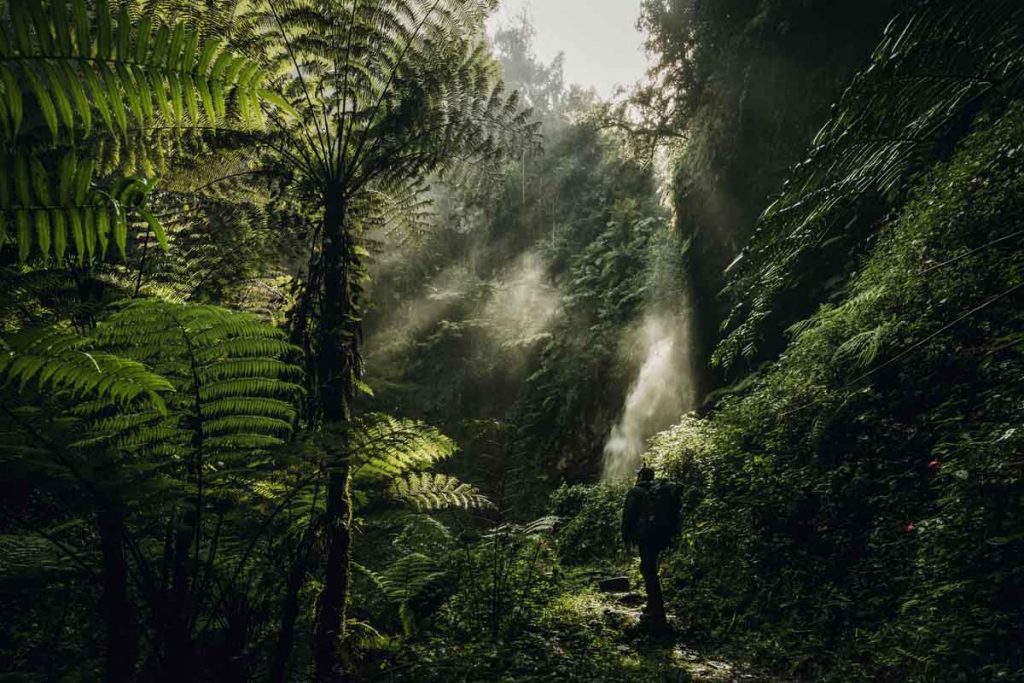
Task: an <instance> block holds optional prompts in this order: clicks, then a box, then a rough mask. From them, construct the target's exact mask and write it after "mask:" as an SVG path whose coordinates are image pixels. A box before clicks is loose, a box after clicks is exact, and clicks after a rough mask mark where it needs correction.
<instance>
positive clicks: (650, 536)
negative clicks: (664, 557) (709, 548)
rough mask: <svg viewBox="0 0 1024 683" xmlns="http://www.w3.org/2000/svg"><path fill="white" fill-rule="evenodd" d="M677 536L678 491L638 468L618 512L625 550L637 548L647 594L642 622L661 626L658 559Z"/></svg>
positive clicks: (662, 602) (662, 604) (648, 470)
mask: <svg viewBox="0 0 1024 683" xmlns="http://www.w3.org/2000/svg"><path fill="white" fill-rule="evenodd" d="M678 532H679V493H678V487H677V486H676V485H675V484H671V483H669V482H661V481H655V480H654V470H653V469H652V468H650V467H646V466H645V467H641V468H640V470H639V471H638V472H637V477H636V485H634V486H633V488H631V489H630V490H629V492H628V493H627V494H626V503H625V506H624V509H623V512H622V538H623V540H624V541H625V542H626V544H627V545H628V546H631V547H632V546H634V545H635V546H639V548H640V574H641V575H643V577H644V589H645V590H646V592H647V606H646V607H645V608H644V614H645V616H646V618H647V619H648V620H649V621H650V622H651V623H652V624H653V625H655V626H665V625H667V624H666V620H665V599H664V597H663V595H662V592H661V580H660V579H659V578H658V559H659V556H660V554H661V551H663V550H665V549H666V548H667V547H668V546H669V545H670V544H671V542H672V539H673V538H674V537H675V535H676V534H677V533H678Z"/></svg>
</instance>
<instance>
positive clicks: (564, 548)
mask: <svg viewBox="0 0 1024 683" xmlns="http://www.w3.org/2000/svg"><path fill="white" fill-rule="evenodd" d="M627 489H628V486H627V485H625V484H595V485H584V484H577V485H574V486H570V485H568V484H563V485H562V486H561V487H560V488H559V489H558V490H557V491H555V492H554V494H552V496H551V504H552V507H553V509H554V514H555V515H557V516H558V517H559V518H560V519H561V520H562V521H561V523H560V524H559V526H558V532H557V534H556V543H557V546H558V556H559V557H560V558H561V559H562V561H563V562H565V563H566V564H570V565H571V564H583V563H586V562H608V561H614V560H621V559H622V558H624V556H625V547H624V545H623V542H622V531H621V529H622V504H623V500H624V499H625V497H626V490H627Z"/></svg>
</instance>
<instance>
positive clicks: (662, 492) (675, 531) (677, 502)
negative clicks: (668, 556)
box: [653, 481, 683, 546]
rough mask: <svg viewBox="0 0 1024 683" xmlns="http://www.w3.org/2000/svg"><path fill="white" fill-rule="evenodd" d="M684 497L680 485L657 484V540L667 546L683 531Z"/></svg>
mask: <svg viewBox="0 0 1024 683" xmlns="http://www.w3.org/2000/svg"><path fill="white" fill-rule="evenodd" d="M682 495H683V491H682V488H681V487H680V486H679V484H673V483H672V482H668V481H662V482H658V483H657V484H655V488H654V496H653V497H654V510H655V512H654V517H655V519H656V520H657V522H658V524H657V532H656V534H655V538H657V539H659V540H660V541H662V542H663V543H664V545H665V546H668V544H669V542H671V541H672V540H674V539H675V537H676V536H678V535H679V532H680V531H682V527H683V516H682V510H681V508H682Z"/></svg>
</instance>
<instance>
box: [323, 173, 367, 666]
mask: <svg viewBox="0 0 1024 683" xmlns="http://www.w3.org/2000/svg"><path fill="white" fill-rule="evenodd" d="M345 219H346V207H345V201H344V188H343V186H341V185H336V186H335V187H334V189H333V191H332V192H330V193H328V196H327V201H326V206H325V211H324V224H323V278H324V279H323V282H324V290H323V291H324V296H323V300H322V302H321V311H320V344H319V346H320V348H319V354H320V358H319V366H320V367H319V381H320V395H321V409H322V410H323V418H324V427H325V429H327V430H328V431H329V433H330V436H329V439H328V441H331V442H332V443H331V452H330V453H328V458H329V460H328V467H329V472H330V474H329V476H328V481H327V510H326V513H325V520H324V521H325V525H324V526H325V528H326V533H327V567H326V570H325V575H324V588H323V591H322V592H321V594H320V603H319V613H318V615H317V620H316V627H315V629H314V634H313V663H314V667H315V671H316V679H317V680H318V681H344V680H347V679H348V676H347V674H346V672H345V671H344V666H343V665H342V662H341V658H340V652H339V645H340V643H341V639H342V637H343V635H344V629H345V604H346V601H347V599H348V583H349V560H350V557H349V556H350V553H351V546H352V536H351V531H350V523H351V521H352V504H351V500H350V497H349V463H348V461H347V457H346V456H347V453H346V451H347V449H346V448H345V443H344V442H345V438H344V437H345V432H346V427H345V423H346V422H347V421H348V420H349V418H350V417H351V412H350V409H351V400H352V396H353V377H352V372H353V359H354V357H355V353H356V334H357V333H358V325H359V323H358V316H357V314H356V311H354V310H352V309H353V306H352V292H351V290H350V287H349V269H350V265H351V264H352V259H353V258H354V254H353V253H352V249H351V245H350V244H349V240H348V236H347V235H346V231H345V227H346V226H345Z"/></svg>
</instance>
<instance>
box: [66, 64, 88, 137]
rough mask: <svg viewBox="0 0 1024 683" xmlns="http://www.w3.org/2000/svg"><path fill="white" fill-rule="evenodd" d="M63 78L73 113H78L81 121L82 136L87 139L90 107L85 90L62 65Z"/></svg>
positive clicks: (67, 68) (67, 67)
mask: <svg viewBox="0 0 1024 683" xmlns="http://www.w3.org/2000/svg"><path fill="white" fill-rule="evenodd" d="M63 76H64V82H65V83H66V84H67V86H68V92H70V93H71V99H72V100H74V103H75V111H76V112H78V118H79V119H80V120H81V121H82V129H83V135H84V136H85V137H89V134H90V133H91V132H92V105H91V104H89V98H88V97H87V96H86V94H85V89H84V88H82V83H81V81H80V80H79V78H78V75H77V74H75V72H74V71H72V69H71V67H69V66H67V65H64V67H63Z"/></svg>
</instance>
